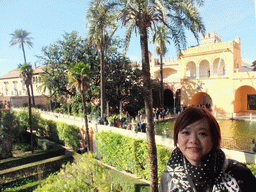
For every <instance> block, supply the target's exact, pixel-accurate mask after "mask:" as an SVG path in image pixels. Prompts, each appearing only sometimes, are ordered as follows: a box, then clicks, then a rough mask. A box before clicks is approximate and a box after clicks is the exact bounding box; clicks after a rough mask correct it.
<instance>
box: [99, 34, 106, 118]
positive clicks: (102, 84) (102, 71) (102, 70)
mask: <svg viewBox="0 0 256 192" xmlns="http://www.w3.org/2000/svg"><path fill="white" fill-rule="evenodd" d="M102 41H103V37H102ZM104 56H105V55H104V45H101V47H100V94H101V98H100V102H101V114H100V115H101V118H104V113H105V59H104Z"/></svg>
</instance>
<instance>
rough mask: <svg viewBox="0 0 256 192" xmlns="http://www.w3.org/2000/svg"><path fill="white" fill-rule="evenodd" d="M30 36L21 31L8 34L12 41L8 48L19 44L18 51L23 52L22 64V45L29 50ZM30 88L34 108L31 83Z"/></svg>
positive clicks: (31, 44) (30, 44)
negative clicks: (26, 46)
mask: <svg viewBox="0 0 256 192" xmlns="http://www.w3.org/2000/svg"><path fill="white" fill-rule="evenodd" d="M30 34H31V33H30V32H27V30H23V29H16V30H15V31H14V33H11V34H10V35H11V36H12V39H11V41H10V46H13V45H16V44H19V47H20V49H22V52H23V57H24V63H27V61H26V55H25V49H24V45H25V44H26V45H28V47H29V48H31V47H33V43H32V42H31V40H32V39H33V38H32V37H29V35H30ZM30 87H31V93H32V101H33V106H35V100H34V93H33V85H32V83H31V84H30Z"/></svg>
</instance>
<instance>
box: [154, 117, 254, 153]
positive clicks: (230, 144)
mask: <svg viewBox="0 0 256 192" xmlns="http://www.w3.org/2000/svg"><path fill="white" fill-rule="evenodd" d="M218 123H219V125H220V129H221V136H222V143H221V146H222V147H225V148H230V149H238V150H243V151H251V144H252V140H253V139H256V122H252V121H242V120H218ZM173 127H174V121H169V122H163V123H157V124H156V134H157V135H163V132H165V131H164V130H166V132H167V137H169V138H172V137H173Z"/></svg>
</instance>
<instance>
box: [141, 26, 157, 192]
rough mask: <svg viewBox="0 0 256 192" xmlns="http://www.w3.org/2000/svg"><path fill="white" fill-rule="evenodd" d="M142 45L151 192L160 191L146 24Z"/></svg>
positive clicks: (143, 28) (143, 27) (142, 29)
mask: <svg viewBox="0 0 256 192" xmlns="http://www.w3.org/2000/svg"><path fill="white" fill-rule="evenodd" d="M140 44H141V53H142V72H143V88H144V89H143V91H144V100H145V109H146V120H147V135H148V158H149V170H150V182H151V183H150V190H151V192H157V191H158V178H157V151H156V143H155V129H154V119H153V99H152V90H151V81H150V65H149V56H148V35H147V28H146V23H144V22H142V23H141V26H140Z"/></svg>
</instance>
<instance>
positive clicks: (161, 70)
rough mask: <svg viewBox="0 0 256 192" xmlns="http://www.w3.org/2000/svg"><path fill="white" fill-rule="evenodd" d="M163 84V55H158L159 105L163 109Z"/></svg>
mask: <svg viewBox="0 0 256 192" xmlns="http://www.w3.org/2000/svg"><path fill="white" fill-rule="evenodd" d="M163 82H164V77H163V55H162V54H160V89H161V90H160V92H161V93H160V94H161V95H160V97H161V100H160V102H161V103H160V104H161V107H164V85H163Z"/></svg>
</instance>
